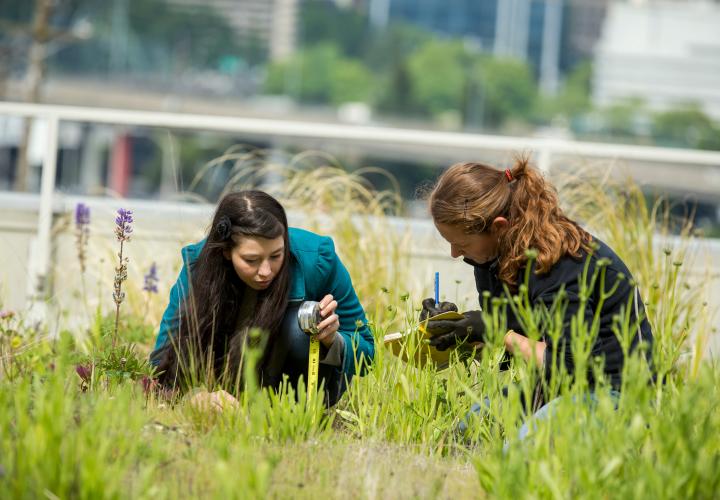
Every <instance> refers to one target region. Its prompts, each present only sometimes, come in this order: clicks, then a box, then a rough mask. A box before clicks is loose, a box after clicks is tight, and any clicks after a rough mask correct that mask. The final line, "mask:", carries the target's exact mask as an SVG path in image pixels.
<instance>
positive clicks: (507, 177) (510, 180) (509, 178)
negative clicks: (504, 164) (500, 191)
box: [505, 168, 513, 183]
mask: <svg viewBox="0 0 720 500" xmlns="http://www.w3.org/2000/svg"><path fill="white" fill-rule="evenodd" d="M505 178H506V179H507V181H508V183H510V182H512V181H513V175H512V172H510V169H509V168H506V169H505Z"/></svg>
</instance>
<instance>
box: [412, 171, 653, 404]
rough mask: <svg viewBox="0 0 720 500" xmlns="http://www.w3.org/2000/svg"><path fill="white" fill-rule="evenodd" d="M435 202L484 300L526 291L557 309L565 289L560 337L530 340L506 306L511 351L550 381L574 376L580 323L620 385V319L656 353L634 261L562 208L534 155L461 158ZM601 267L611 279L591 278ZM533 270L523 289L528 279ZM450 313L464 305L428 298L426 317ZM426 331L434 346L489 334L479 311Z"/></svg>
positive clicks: (438, 219) (454, 250) (635, 342)
mask: <svg viewBox="0 0 720 500" xmlns="http://www.w3.org/2000/svg"><path fill="white" fill-rule="evenodd" d="M429 205H430V213H431V215H432V218H433V222H434V223H435V227H436V228H437V230H438V231H439V233H440V234H441V235H442V237H443V238H444V239H445V240H447V241H448V243H450V253H451V255H452V256H453V257H454V258H458V257H462V258H463V260H464V262H465V263H466V264H469V265H470V266H472V268H473V270H474V274H475V284H476V287H477V290H478V293H479V294H480V302H481V303H482V301H483V295H485V296H486V297H501V298H506V297H507V298H511V297H508V296H509V295H515V294H517V293H518V291H519V290H520V289H522V292H523V294H524V293H527V299H528V303H529V304H530V305H531V306H533V307H540V308H543V307H546V308H547V309H548V310H550V309H551V308H552V307H553V304H555V303H556V302H557V299H558V295H560V296H561V297H562V298H563V301H564V309H563V310H562V311H563V312H562V319H563V324H562V329H561V333H560V335H559V336H557V335H555V336H551V335H550V334H549V332H543V331H541V332H540V338H539V339H538V340H531V339H530V338H528V335H527V332H526V331H524V328H523V324H522V323H523V321H522V320H521V318H518V317H516V314H515V313H514V311H513V308H508V309H507V331H506V332H501V333H502V334H503V343H504V346H505V348H506V350H507V351H508V352H510V353H516V354H519V355H521V356H522V357H524V358H525V359H528V360H531V358H534V360H533V361H534V362H535V363H536V365H537V366H539V367H542V369H543V374H544V376H545V378H546V379H549V378H550V377H551V375H552V373H553V372H557V371H558V370H561V371H565V372H567V373H568V374H570V375H571V376H573V375H575V362H574V361H575V359H574V355H573V349H572V344H573V343H572V342H571V335H572V331H573V328H572V325H573V323H575V324H576V325H577V324H582V323H584V324H585V325H587V330H588V332H590V331H591V330H592V332H593V333H592V334H593V335H594V339H592V341H591V343H592V347H591V349H590V359H598V358H599V359H601V360H602V362H603V370H604V375H605V378H606V379H607V381H608V382H609V383H610V385H611V386H612V387H613V388H614V389H616V390H619V389H620V386H621V382H622V380H621V379H622V371H623V363H624V358H625V356H624V354H623V348H622V345H621V340H620V338H619V335H618V334H617V333H618V325H617V321H618V318H628V317H629V322H628V323H629V324H630V325H631V326H630V334H631V336H632V339H631V342H630V351H631V352H632V351H633V350H634V349H636V348H637V347H638V346H639V345H640V344H641V343H645V344H647V346H646V347H648V349H647V350H646V356H648V360H649V353H650V351H651V349H650V347H651V346H652V342H653V334H652V330H651V328H650V324H649V323H648V321H647V318H646V317H645V308H644V305H643V303H642V301H641V300H640V297H639V293H638V291H637V286H636V285H635V282H634V281H633V278H632V275H631V273H630V271H629V270H628V268H627V266H626V265H625V264H624V263H623V261H622V260H621V259H620V257H618V256H617V254H616V253H615V252H614V251H613V250H612V249H611V248H610V247H608V246H607V245H606V244H605V243H603V242H602V241H600V240H599V239H598V238H597V237H595V236H593V235H591V234H590V233H588V232H587V231H586V230H585V229H583V228H582V227H581V226H580V225H578V224H577V223H576V222H574V221H573V220H571V219H569V218H568V217H567V216H566V215H565V214H564V213H563V211H562V210H561V208H560V206H559V202H558V196H557V194H556V192H555V190H554V188H553V187H552V186H551V185H550V184H549V183H548V182H547V181H546V180H545V179H544V178H543V176H542V175H541V173H540V172H539V171H538V170H536V169H535V168H533V167H531V166H530V165H529V162H528V159H527V158H521V159H519V160H517V161H516V162H515V164H514V166H513V167H512V168H509V169H507V170H498V169H496V168H493V167H491V166H488V165H484V164H481V163H458V164H456V165H453V166H451V167H450V168H449V169H448V170H447V171H445V172H444V173H443V174H442V176H441V177H440V178H439V180H438V182H437V184H436V186H435V187H434V189H433V190H432V192H431V194H430V199H429ZM586 264H587V269H586ZM528 267H529V268H530V269H528ZM601 269H602V274H603V276H604V279H602V280H600V279H597V280H591V279H590V278H591V277H592V276H593V275H594V274H595V273H596V272H597V273H600V270H601ZM526 271H529V272H528V273H527V276H528V279H527V289H526V291H525V287H524V286H521V285H523V284H524V283H525V279H526V278H525V277H526ZM446 310H457V307H456V306H455V305H454V304H451V303H447V302H445V303H441V304H435V301H434V300H433V299H426V300H425V301H423V311H422V313H421V319H423V320H424V319H426V318H428V317H432V316H434V315H436V314H437V313H439V312H442V311H446ZM526 326H527V325H526ZM427 328H428V330H429V331H430V332H431V333H433V334H435V336H434V337H433V339H432V340H431V344H432V345H435V346H436V347H437V348H438V349H443V350H444V349H447V348H448V347H450V346H452V345H455V344H457V343H461V342H484V341H485V340H487V337H486V335H487V332H488V328H487V325H486V323H485V321H484V319H483V314H482V313H481V312H480V311H468V312H465V313H463V318H462V319H458V320H441V321H430V322H429V323H428V326H427ZM575 330H578V328H575ZM588 334H590V333H588ZM587 380H588V383H589V385H590V387H591V389H592V387H593V386H594V385H595V383H596V380H595V379H594V374H593V372H592V371H591V370H588V373H587ZM536 403H537V402H536Z"/></svg>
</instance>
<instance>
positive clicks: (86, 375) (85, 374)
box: [75, 365, 92, 382]
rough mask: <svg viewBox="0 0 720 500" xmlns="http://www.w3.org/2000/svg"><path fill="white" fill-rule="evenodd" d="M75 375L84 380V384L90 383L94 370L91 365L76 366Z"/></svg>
mask: <svg viewBox="0 0 720 500" xmlns="http://www.w3.org/2000/svg"><path fill="white" fill-rule="evenodd" d="M75 373H77V374H78V376H79V377H80V380H82V381H83V382H90V377H91V376H92V368H90V365H76V366H75Z"/></svg>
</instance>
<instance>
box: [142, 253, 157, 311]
mask: <svg viewBox="0 0 720 500" xmlns="http://www.w3.org/2000/svg"><path fill="white" fill-rule="evenodd" d="M158 281H159V279H158V275H157V264H156V263H155V262H153V263H152V264H151V265H150V270H149V271H148V273H147V274H146V275H145V283H144V285H143V290H144V291H145V292H147V300H146V301H145V317H147V315H148V312H149V310H150V295H151V294H153V293H158V288H157V284H158Z"/></svg>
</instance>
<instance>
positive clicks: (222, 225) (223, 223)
mask: <svg viewBox="0 0 720 500" xmlns="http://www.w3.org/2000/svg"><path fill="white" fill-rule="evenodd" d="M215 232H216V233H217V235H218V237H219V238H220V240H222V241H224V240H226V239H228V238H229V237H230V234H231V233H232V222H230V217H228V216H227V215H223V216H222V217H220V220H219V221H218V223H217V224H216V225H215Z"/></svg>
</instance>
